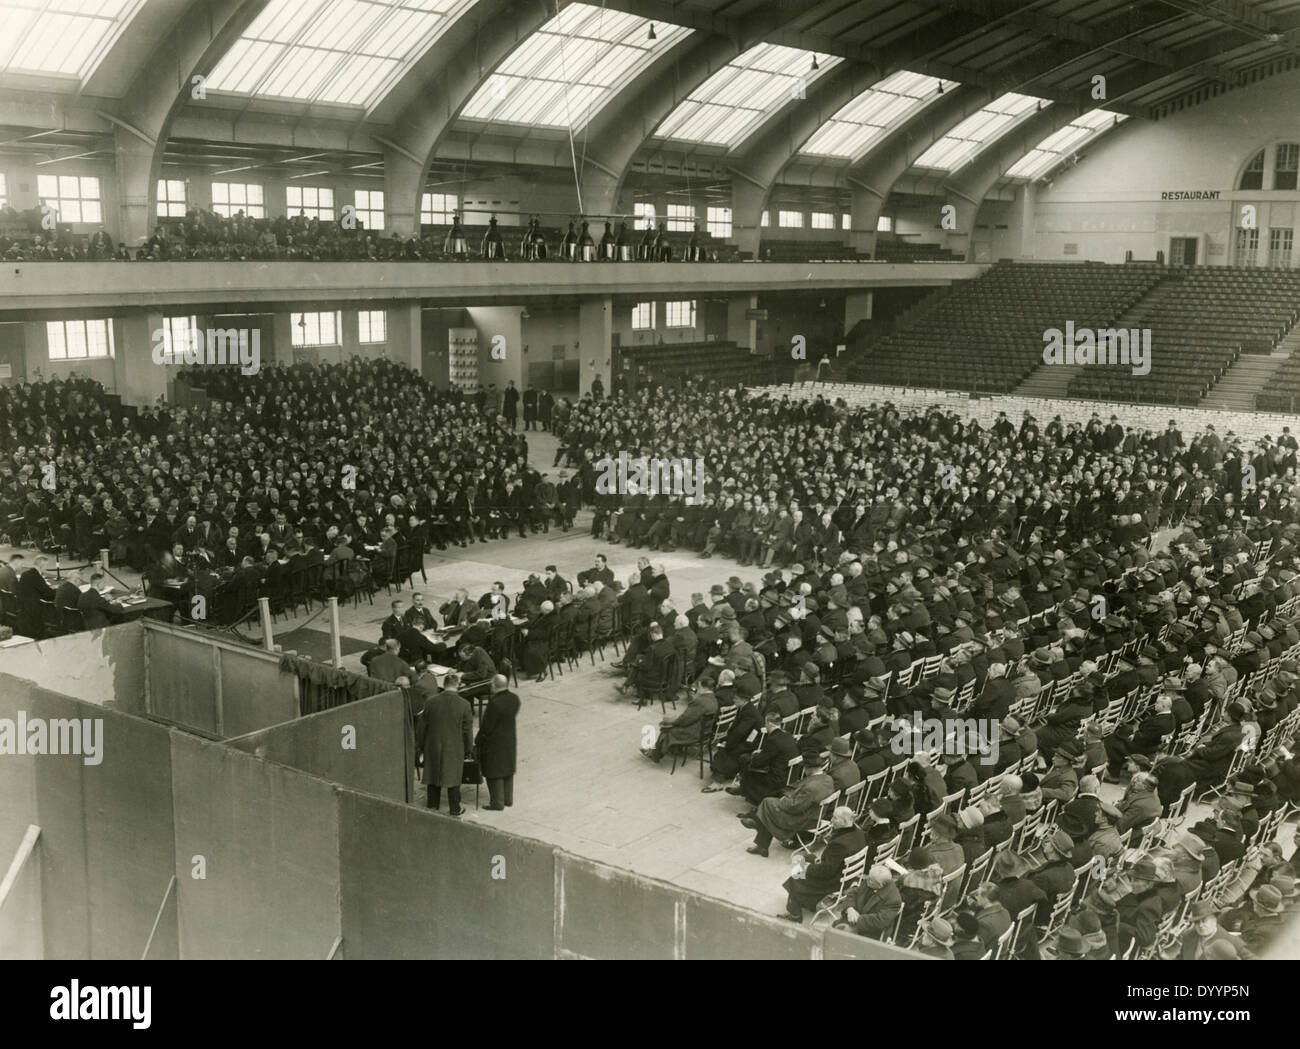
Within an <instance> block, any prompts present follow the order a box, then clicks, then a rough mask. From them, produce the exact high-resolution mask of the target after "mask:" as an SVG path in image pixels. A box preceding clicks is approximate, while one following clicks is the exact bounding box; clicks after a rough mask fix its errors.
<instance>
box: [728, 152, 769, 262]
mask: <svg viewBox="0 0 1300 1049" xmlns="http://www.w3.org/2000/svg"><path fill="white" fill-rule="evenodd" d="M766 201H767V187H765V186H762V185H760V184H759V183H758V181H757V180H755V179H754V178H753V177H752V176H750V175H746V174H745V173H744V172H743V171H737V170H735V169H732V172H731V239H732V240H734V241H735V242H736V247H738V248H739V249H740V250H741V251H747V252H749V253H750V255H752V256H753V257H754V258H758V244H759V241H760V240H761V239H762V236H763V229H762V227H761V226H760V225H759V223H760V222H761V221H762V218H763V205H764V204H765V203H766Z"/></svg>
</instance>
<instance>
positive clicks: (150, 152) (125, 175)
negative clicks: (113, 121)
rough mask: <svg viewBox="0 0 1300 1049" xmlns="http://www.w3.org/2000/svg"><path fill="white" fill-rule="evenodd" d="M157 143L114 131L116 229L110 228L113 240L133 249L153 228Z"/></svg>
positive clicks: (122, 129)
mask: <svg viewBox="0 0 1300 1049" xmlns="http://www.w3.org/2000/svg"><path fill="white" fill-rule="evenodd" d="M154 152H155V150H154V144H153V142H151V141H148V140H147V139H145V138H144V137H143V132H141V133H140V134H136V133H134V132H131V131H128V130H126V129H125V128H123V127H120V126H118V127H114V128H113V164H114V174H115V176H116V177H115V179H114V181H115V183H116V185H115V187H114V189H115V191H116V193H117V229H116V230H113V229H111V228H110V229H109V231H108V232H109V235H110V236H112V237H113V240H114V241H125V242H126V244H127V246H128V247H130V248H132V249H134V248H135V247H136V246H137V245H139V244H140V243H141V241H142V240H143V239H144V238H146V237H148V236H149V231H150V230H151V229H152V228H153V222H154V219H153V209H152V205H151V203H150V202H151V201H152V200H153V199H154V197H155V194H156V187H155V185H154V182H155V179H156V178H157V175H156V174H155V172H154V166H153V161H154Z"/></svg>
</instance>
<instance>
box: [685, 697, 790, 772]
mask: <svg viewBox="0 0 1300 1049" xmlns="http://www.w3.org/2000/svg"><path fill="white" fill-rule="evenodd" d="M715 697H716V692H715ZM735 706H736V717H735V720H733V721H732V722H731V727H730V728H729V729H727V735H726V738H725V739H723V741H722V745H721V746H720V747H718V749H717V750H715V751H714V752H713V761H712V763H711V764H712V769H713V778H712V779H711V780H710V781H709V782H708V783H707V784H705V786H704V787H702V788H701V790H702V792H703V793H705V794H712V793H713V792H714V791H719V790H723V789H724V788H725V787H726V785H727V783H728V782H729V781H730V780H732V779H734V778H735V776H736V774H737V773H738V772H740V768H741V764H742V762H743V761H744V760H745V759H746V758H747V757H748V756H749V755H750V754H752V753H753V751H754V748H755V747H757V746H758V740H759V737H760V736H761V735H762V734H763V716H762V715H761V714H760V713H759V710H758V707H757V705H755V704H754V703H753V702H751V701H750V699H749V697H748V696H742V695H740V693H735ZM777 723H778V724H780V721H779V719H778V721H777Z"/></svg>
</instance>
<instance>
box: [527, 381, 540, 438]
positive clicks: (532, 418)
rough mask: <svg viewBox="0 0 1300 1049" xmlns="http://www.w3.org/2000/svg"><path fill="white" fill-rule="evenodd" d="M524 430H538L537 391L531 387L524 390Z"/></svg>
mask: <svg viewBox="0 0 1300 1049" xmlns="http://www.w3.org/2000/svg"><path fill="white" fill-rule="evenodd" d="M524 429H525V430H535V429H537V391H536V390H534V389H533V388H532V386H531V385H530V386H528V387H527V388H526V389H525V390H524Z"/></svg>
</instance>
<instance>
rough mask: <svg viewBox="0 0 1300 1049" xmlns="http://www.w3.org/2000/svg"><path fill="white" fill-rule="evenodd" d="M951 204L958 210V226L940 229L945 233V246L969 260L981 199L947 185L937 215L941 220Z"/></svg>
mask: <svg viewBox="0 0 1300 1049" xmlns="http://www.w3.org/2000/svg"><path fill="white" fill-rule="evenodd" d="M949 204H951V205H952V207H953V208H954V209H955V210H956V226H955V228H953V229H942V230H941V231H940V232H941V233H942V235H943V246H944V247H945V248H947V249H948V250H949V251H951V252H954V253H955V254H956V255H957V257H958V258H961V259H964V260H965V261H967V262H969V261H970V260H971V234H972V233H974V232H975V216H976V214H977V213H978V212H979V209H980V201H978V200H971V199H970V197H967V196H964V195H962V194H961V193H958V192H956V191H955V190H953V189H952V188H951V187H950V186H945V187H944V188H943V192H942V196H941V199H940V202H939V215H938V216H936V218H937V219H938V221H939V222H942V216H943V214H944V211H943V209H944V207H945V206H946V205H949Z"/></svg>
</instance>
